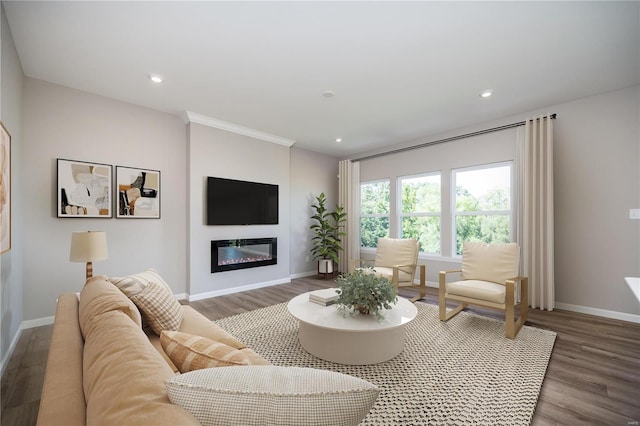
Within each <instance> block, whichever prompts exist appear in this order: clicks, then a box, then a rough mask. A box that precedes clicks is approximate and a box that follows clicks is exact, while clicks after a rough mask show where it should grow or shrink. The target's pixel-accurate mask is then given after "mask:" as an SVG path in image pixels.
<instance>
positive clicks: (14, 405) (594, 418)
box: [0, 277, 640, 426]
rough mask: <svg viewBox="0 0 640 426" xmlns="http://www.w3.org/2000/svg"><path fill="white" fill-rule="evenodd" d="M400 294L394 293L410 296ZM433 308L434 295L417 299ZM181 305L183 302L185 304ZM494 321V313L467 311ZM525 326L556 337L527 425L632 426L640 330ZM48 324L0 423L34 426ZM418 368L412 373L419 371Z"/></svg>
mask: <svg viewBox="0 0 640 426" xmlns="http://www.w3.org/2000/svg"><path fill="white" fill-rule="evenodd" d="M332 286H333V282H332V281H331V280H326V281H325V280H319V279H315V277H309V278H299V279H295V280H293V281H292V282H291V283H290V284H282V285H278V286H273V287H266V288H262V289H257V290H251V291H246V292H242V293H235V294H231V295H227V296H220V297H215V298H211V299H206V300H201V301H197V302H192V303H190V305H191V306H193V307H194V308H195V309H197V310H198V311H199V312H201V313H202V314H204V315H205V316H207V317H208V318H210V319H212V320H214V319H219V318H224V317H227V316H230V315H235V314H239V313H242V312H246V311H250V310H254V309H258V308H262V307H265V306H270V305H274V304H277V303H282V302H286V301H288V300H289V299H291V298H292V297H294V296H296V295H298V294H300V293H304V292H306V291H310V290H314V289H318V288H325V287H332ZM413 294H414V293H413V292H411V291H407V290H402V291H401V295H403V296H413ZM423 301H424V302H427V303H434V304H436V303H437V290H436V289H428V295H427V297H426V298H425V299H424V300H423ZM184 303H186V302H184ZM469 311H473V312H476V313H478V314H481V315H487V316H492V317H496V318H501V317H502V316H501V314H500V313H499V312H496V311H491V310H486V309H482V308H470V309H469ZM527 325H530V326H534V327H539V328H543V329H547V330H553V331H555V332H556V333H557V334H558V335H557V338H556V342H555V346H554V349H553V353H552V355H551V361H550V363H549V366H548V368H547V375H546V378H545V380H544V383H543V386H542V390H541V393H540V397H539V400H538V405H537V407H536V412H535V415H534V418H533V422H532V425H535V426H540V425H638V422H639V421H640V325H638V324H633V323H629V322H624V321H617V320H610V319H605V318H599V317H593V316H589V315H582V314H577V313H572V312H565V311H553V312H546V311H540V310H535V309H534V310H531V311H530V313H529V320H528V321H527ZM52 329H53V326H44V327H38V328H32V329H27V330H24V331H23V333H22V336H21V337H20V340H19V341H18V344H17V345H16V348H15V351H14V353H13V356H12V357H11V359H10V360H9V363H8V365H7V367H6V369H5V372H4V374H3V376H2V387H1V390H0V392H1V394H0V399H1V410H2V412H1V414H0V418H1V422H0V423H1V425H2V426H27V425H34V424H35V422H36V418H37V416H38V405H39V401H40V393H41V391H42V381H43V378H44V370H45V366H46V360H47V353H48V348H49V343H50V341H51V332H52ZM418 370H419V369H418Z"/></svg>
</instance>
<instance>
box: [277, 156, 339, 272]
mask: <svg viewBox="0 0 640 426" xmlns="http://www.w3.org/2000/svg"><path fill="white" fill-rule="evenodd" d="M321 192H324V194H325V195H326V197H327V207H328V208H330V209H333V208H334V207H335V205H336V204H337V203H338V159H337V158H336V157H331V156H329V155H323V154H318V153H316V152H312V151H307V150H304V149H300V148H296V147H295V146H294V147H293V148H292V149H291V222H290V227H289V232H290V234H291V241H292V249H291V276H292V277H300V276H305V275H309V274H314V273H317V262H316V261H315V260H313V256H312V255H311V239H312V238H313V235H314V234H313V231H311V230H310V229H309V226H310V225H311V221H310V219H309V218H310V217H311V215H312V214H313V213H314V212H313V211H312V209H311V205H312V204H314V203H315V202H316V200H315V197H316V196H318V195H320V193H321ZM294 242H295V243H294ZM294 244H295V245H294Z"/></svg>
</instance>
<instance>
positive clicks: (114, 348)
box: [83, 311, 198, 425]
mask: <svg viewBox="0 0 640 426" xmlns="http://www.w3.org/2000/svg"><path fill="white" fill-rule="evenodd" d="M173 376H174V373H173V371H171V368H169V366H168V365H167V363H166V362H165V361H164V360H163V359H162V356H161V355H160V354H159V353H158V351H156V350H155V348H154V347H153V346H152V345H151V343H149V340H148V339H147V337H146V335H145V334H144V332H143V331H142V329H141V328H140V327H139V326H137V325H136V324H135V323H134V322H133V321H131V320H130V319H129V318H128V317H127V316H126V315H125V314H124V313H123V312H121V311H111V312H106V313H103V314H100V315H98V316H97V317H96V318H95V319H94V321H93V327H91V329H90V332H89V334H88V335H87V337H86V339H85V345H84V356H83V386H84V394H85V399H86V401H87V420H86V424H87V425H192V424H198V423H197V421H196V419H195V418H194V417H193V416H192V415H191V414H189V413H188V412H187V411H186V410H184V409H182V408H181V407H179V406H177V405H174V404H171V402H170V401H169V399H168V396H167V391H166V388H165V385H164V382H165V381H166V380H168V379H171V378H172V377H173Z"/></svg>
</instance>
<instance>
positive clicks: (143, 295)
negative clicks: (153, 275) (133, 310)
mask: <svg viewBox="0 0 640 426" xmlns="http://www.w3.org/2000/svg"><path fill="white" fill-rule="evenodd" d="M131 300H132V301H133V303H135V304H136V306H137V307H138V308H139V309H140V311H141V312H142V317H143V318H144V322H145V324H147V325H149V326H150V327H151V329H152V330H153V331H154V332H155V333H156V334H158V335H159V334H160V333H161V332H162V330H177V329H178V328H179V327H180V323H182V308H181V307H180V303H179V302H178V301H177V300H176V298H175V297H174V295H173V293H171V292H170V291H169V290H167V288H166V287H164V286H163V285H160V284H157V283H155V282H150V283H148V284H147V286H145V288H144V289H142V291H140V292H139V293H136V294H134V295H133V296H131Z"/></svg>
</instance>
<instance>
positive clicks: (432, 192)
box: [399, 173, 441, 254]
mask: <svg viewBox="0 0 640 426" xmlns="http://www.w3.org/2000/svg"><path fill="white" fill-rule="evenodd" d="M399 185H400V191H399V192H400V194H402V199H401V200H400V209H399V211H400V237H401V238H414V239H416V240H418V241H419V242H420V251H421V252H425V253H438V254H439V253H440V251H441V248H440V199H441V197H440V173H433V174H426V175H420V176H406V177H401V178H400V179H399Z"/></svg>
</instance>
